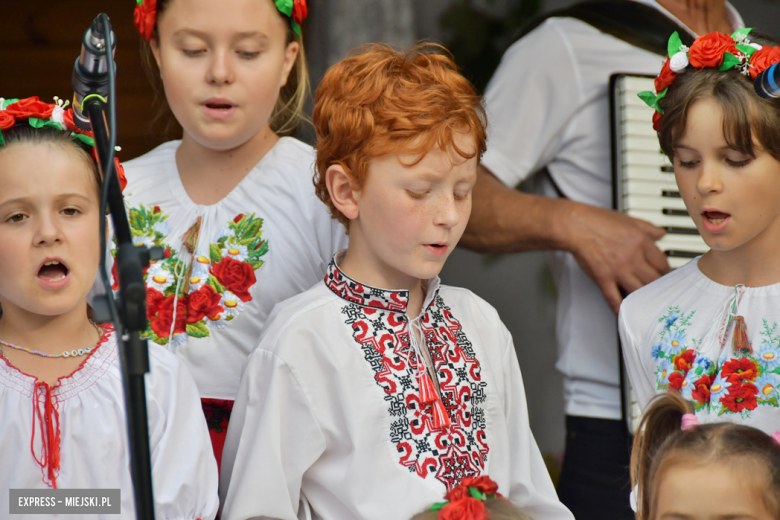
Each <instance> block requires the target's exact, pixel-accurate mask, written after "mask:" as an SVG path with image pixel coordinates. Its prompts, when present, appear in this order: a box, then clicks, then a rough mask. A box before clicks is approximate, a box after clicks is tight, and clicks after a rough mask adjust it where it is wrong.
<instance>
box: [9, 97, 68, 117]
mask: <svg viewBox="0 0 780 520" xmlns="http://www.w3.org/2000/svg"><path fill="white" fill-rule="evenodd" d="M55 106H56V105H55V104H53V103H51V104H50V103H44V102H43V101H41V100H40V99H38V96H33V97H30V98H26V99H20V100H19V101H17V102H16V103H11V104H10V105H8V106H7V107H5V111H6V112H8V114H9V115H11V116H14V117H15V118H16V119H29V118H31V117H37V118H39V119H48V118H50V117H51V113H52V112H54V107H55Z"/></svg>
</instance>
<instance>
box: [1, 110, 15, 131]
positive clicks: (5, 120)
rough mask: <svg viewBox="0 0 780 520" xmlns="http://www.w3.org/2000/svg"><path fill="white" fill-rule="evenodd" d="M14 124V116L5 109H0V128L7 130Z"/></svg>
mask: <svg viewBox="0 0 780 520" xmlns="http://www.w3.org/2000/svg"><path fill="white" fill-rule="evenodd" d="M14 124H16V119H15V118H14V116H12V115H11V114H9V113H8V112H6V111H5V110H0V130H8V129H9V128H11V127H12V126H14Z"/></svg>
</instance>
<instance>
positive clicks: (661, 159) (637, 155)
mask: <svg viewBox="0 0 780 520" xmlns="http://www.w3.org/2000/svg"><path fill="white" fill-rule="evenodd" d="M621 156H622V159H623V160H622V163H623V166H629V167H630V166H632V165H636V166H657V167H659V168H660V167H661V166H671V165H670V164H669V158H668V157H666V156H665V155H664V154H662V153H661V152H643V151H638V150H624V151H622V152H621Z"/></svg>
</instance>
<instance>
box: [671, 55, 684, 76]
mask: <svg viewBox="0 0 780 520" xmlns="http://www.w3.org/2000/svg"><path fill="white" fill-rule="evenodd" d="M687 66H688V56H687V55H686V53H685V51H680V52H678V53H677V54H675V55H674V56H672V59H671V60H669V68H670V69H671V70H672V72H674V73H677V74H679V73H680V72H682V71H684V70H685V67H687Z"/></svg>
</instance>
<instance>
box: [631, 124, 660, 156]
mask: <svg viewBox="0 0 780 520" xmlns="http://www.w3.org/2000/svg"><path fill="white" fill-rule="evenodd" d="M627 124H638V123H627ZM623 150H638V151H642V152H652V153H662V152H661V148H660V147H659V145H658V137H656V136H655V135H640V134H623Z"/></svg>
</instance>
